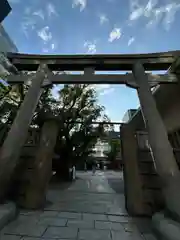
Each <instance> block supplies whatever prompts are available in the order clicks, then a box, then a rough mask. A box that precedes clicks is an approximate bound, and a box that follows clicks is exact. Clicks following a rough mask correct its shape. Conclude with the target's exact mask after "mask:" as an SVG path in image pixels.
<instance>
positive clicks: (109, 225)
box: [95, 221, 125, 231]
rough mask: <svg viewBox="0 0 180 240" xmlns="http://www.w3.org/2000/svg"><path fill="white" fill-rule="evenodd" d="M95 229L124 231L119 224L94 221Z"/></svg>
mask: <svg viewBox="0 0 180 240" xmlns="http://www.w3.org/2000/svg"><path fill="white" fill-rule="evenodd" d="M95 228H96V229H107V230H108V229H109V230H118V231H125V230H124V228H123V226H122V225H121V223H116V222H103V221H95Z"/></svg>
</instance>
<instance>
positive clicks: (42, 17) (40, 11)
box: [33, 9, 44, 20]
mask: <svg viewBox="0 0 180 240" xmlns="http://www.w3.org/2000/svg"><path fill="white" fill-rule="evenodd" d="M33 15H34V16H38V17H40V18H41V19H42V20H44V13H43V11H42V10H41V9H40V10H38V11H35V12H33Z"/></svg>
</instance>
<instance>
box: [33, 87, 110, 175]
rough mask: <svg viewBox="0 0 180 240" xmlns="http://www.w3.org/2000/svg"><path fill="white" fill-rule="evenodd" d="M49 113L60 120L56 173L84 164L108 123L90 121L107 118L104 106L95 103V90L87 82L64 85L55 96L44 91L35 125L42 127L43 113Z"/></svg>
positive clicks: (96, 101) (105, 119)
mask: <svg viewBox="0 0 180 240" xmlns="http://www.w3.org/2000/svg"><path fill="white" fill-rule="evenodd" d="M49 112H50V113H51V114H53V115H54V116H56V117H57V118H58V120H59V126H60V127H59V135H58V139H57V144H56V148H55V153H56V154H57V155H58V156H59V157H60V160H58V161H57V162H56V164H55V165H56V166H55V168H56V170H57V172H58V170H59V171H60V173H59V175H61V176H62V174H67V172H68V168H69V167H70V166H72V165H76V164H77V163H83V162H84V161H85V160H86V159H87V157H88V156H89V155H90V154H91V153H92V151H93V150H92V149H93V147H94V146H95V144H96V142H97V140H98V139H99V138H101V137H102V136H104V135H105V134H106V131H107V130H108V128H109V125H104V124H102V123H101V124H98V125H95V124H92V122H93V121H97V120H98V119H99V118H100V119H101V120H103V121H109V119H108V117H107V116H106V115H105V114H104V107H102V106H101V105H99V104H98V100H97V95H96V91H95V90H94V89H92V88H91V87H90V86H89V85H87V84H73V85H64V87H63V88H62V89H61V90H60V91H59V93H58V98H57V99H55V98H54V97H53V96H52V93H51V91H50V90H47V91H45V92H44V93H43V95H42V96H41V99H40V101H39V104H38V107H37V112H36V113H35V116H34V120H33V121H34V124H38V125H39V126H41V124H42V122H43V119H44V116H45V115H46V114H47V113H49Z"/></svg>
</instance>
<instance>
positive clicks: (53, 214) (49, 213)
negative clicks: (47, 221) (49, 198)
mask: <svg viewBox="0 0 180 240" xmlns="http://www.w3.org/2000/svg"><path fill="white" fill-rule="evenodd" d="M57 216H58V212H57V211H44V212H43V213H41V214H40V217H41V218H43V217H57Z"/></svg>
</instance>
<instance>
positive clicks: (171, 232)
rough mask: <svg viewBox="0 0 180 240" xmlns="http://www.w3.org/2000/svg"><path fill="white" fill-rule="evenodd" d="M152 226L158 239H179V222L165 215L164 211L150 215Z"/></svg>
mask: <svg viewBox="0 0 180 240" xmlns="http://www.w3.org/2000/svg"><path fill="white" fill-rule="evenodd" d="M152 226H153V229H154V231H155V233H156V235H157V237H159V239H163V240H179V239H180V223H178V222H176V221H174V220H172V219H170V218H167V217H165V215H164V213H156V214H155V215H154V216H153V217H152Z"/></svg>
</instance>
